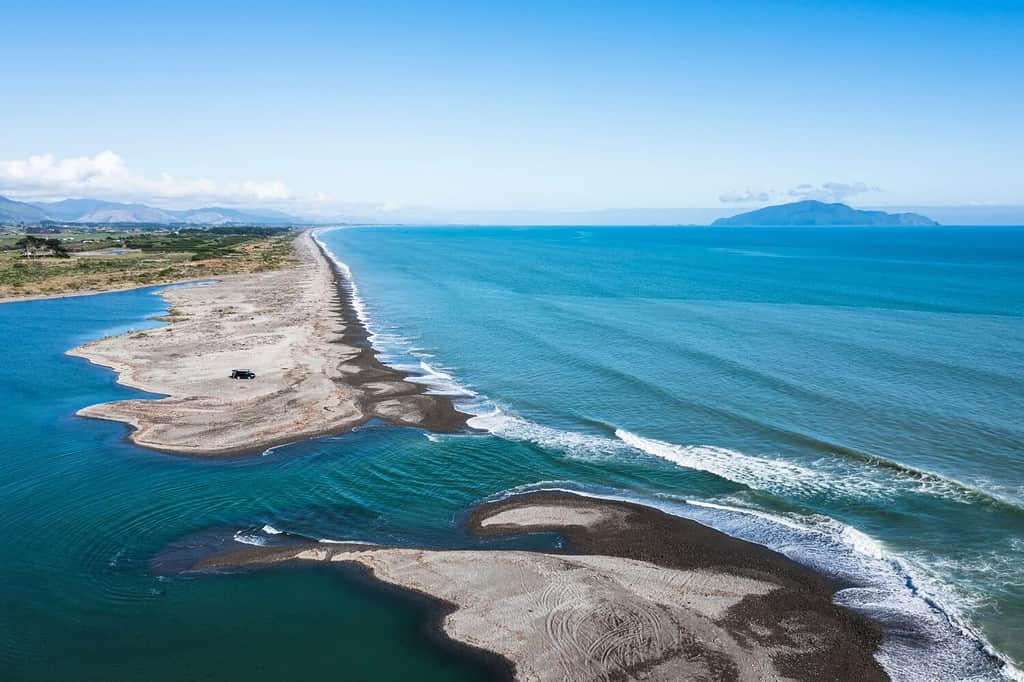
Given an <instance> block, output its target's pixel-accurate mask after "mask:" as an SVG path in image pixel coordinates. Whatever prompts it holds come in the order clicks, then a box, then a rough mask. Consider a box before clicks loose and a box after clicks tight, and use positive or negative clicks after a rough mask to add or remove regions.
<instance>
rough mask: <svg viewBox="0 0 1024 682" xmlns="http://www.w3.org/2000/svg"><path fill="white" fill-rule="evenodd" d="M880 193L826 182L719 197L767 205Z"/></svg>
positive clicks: (861, 185) (729, 201)
mask: <svg viewBox="0 0 1024 682" xmlns="http://www.w3.org/2000/svg"><path fill="white" fill-rule="evenodd" d="M880 191H882V190H881V188H879V187H872V186H870V185H867V184H865V183H863V182H824V183H822V184H820V185H811V184H806V183H805V184H802V185H797V186H796V187H792V188H790V189H787V190H784V191H778V190H770V189H769V190H764V189H762V190H753V189H750V188H749V187H748V188H747V189H744V190H732V191H729V192H725V193H724V194H722V195H721V196H719V197H718V200H719V201H721V202H722V203H725V204H766V203H768V202H783V201H793V200H804V199H816V200H818V201H844V200H845V199H848V198H849V197H852V196H856V195H858V194H864V193H866V192H880Z"/></svg>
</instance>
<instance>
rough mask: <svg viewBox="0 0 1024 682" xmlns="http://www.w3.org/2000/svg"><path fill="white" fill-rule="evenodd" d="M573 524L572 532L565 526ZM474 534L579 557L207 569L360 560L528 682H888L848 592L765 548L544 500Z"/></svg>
mask: <svg viewBox="0 0 1024 682" xmlns="http://www.w3.org/2000/svg"><path fill="white" fill-rule="evenodd" d="M562 524H567V525H566V526H562ZM469 526H470V531H471V532H472V533H475V534H483V535H503V534H516V533H520V534H521V533H523V532H533V531H538V530H546V531H552V530H555V531H557V530H559V529H560V528H561V531H562V532H564V533H565V536H566V537H567V539H568V540H569V541H570V542H571V543H572V545H573V546H574V551H573V552H571V553H569V554H555V553H549V552H530V551H518V550H506V551H495V550H453V551H439V550H423V549H410V548H386V547H369V546H366V545H362V546H337V545H330V546H327V545H323V544H312V545H310V544H303V545H298V546H291V547H287V546H286V547H262V548H247V549H245V550H240V551H237V552H232V553H230V554H228V555H222V556H219V557H214V558H212V559H207V560H204V561H201V562H199V564H197V565H196V567H197V568H218V567H223V566H228V565H244V564H261V563H277V562H281V561H292V560H301V561H322V562H342V563H344V564H356V565H359V566H362V567H365V568H366V569H368V570H369V571H370V572H371V573H372V575H373V576H374V577H375V578H377V579H379V580H382V581H384V582H386V583H389V584H392V585H396V586H399V587H402V588H405V589H409V590H414V591H417V592H420V593H423V594H426V595H430V596H432V597H434V598H435V599H437V600H440V601H441V602H442V603H446V604H448V605H449V607H448V608H442V610H441V614H442V616H443V620H441V622H440V627H441V628H442V630H443V632H444V633H445V634H447V635H448V636H449V637H451V638H452V639H453V640H455V641H457V642H460V643H462V644H465V645H469V646H471V647H475V648H477V649H483V650H486V651H489V652H493V653H496V654H499V655H500V656H502V657H503V658H504V659H506V660H508V661H509V662H511V664H512V665H513V666H514V671H515V677H516V678H518V679H521V680H573V681H583V680H621V679H630V680H632V679H643V680H683V679H686V680H690V679H697V680H750V681H753V680H788V679H797V680H821V679H830V680H879V679H886V675H885V673H884V672H883V671H882V670H881V668H880V667H879V666H878V664H877V662H876V661H874V659H873V657H872V653H873V651H874V649H875V647H876V646H877V644H878V642H879V641H880V638H879V635H878V631H877V629H876V628H875V627H874V626H872V625H871V624H870V623H869V622H868V621H866V620H865V619H863V618H861V617H859V616H856V615H855V614H852V613H850V612H848V611H846V610H845V609H842V608H840V607H837V606H835V605H834V604H832V603H831V595H832V593H833V592H834V590H835V587H834V586H832V585H831V584H830V583H828V581H827V580H825V579H823V578H822V577H821V576H818V575H816V574H814V573H812V572H811V571H809V570H808V569H805V568H803V567H801V566H799V565H797V564H794V563H793V562H791V561H789V560H788V559H786V558H785V557H782V556H781V555H778V554H776V553H775V552H772V551H770V550H768V549H766V548H764V547H760V546H758V545H753V544H751V543H746V542H743V541H741V540H737V539H735V538H730V537H728V536H726V535H723V534H721V533H718V532H717V531H713V530H711V529H709V528H706V527H704V526H701V525H700V524H697V523H694V522H691V521H687V520H685V519H679V518H677V517H670V516H668V515H666V514H664V513H662V512H659V511H657V510H652V509H650V508H646V507H641V506H639V505H633V504H630V503H624V502H614V501H607V500H596V499H589V498H584V497H579V496H574V495H570V494H563V493H531V494H527V495H520V496H516V497H513V498H510V499H508V500H505V501H502V502H498V503H492V504H489V505H484V506H483V507H481V508H478V509H477V510H476V511H475V512H474V513H473V514H472V516H471V518H470V521H469Z"/></svg>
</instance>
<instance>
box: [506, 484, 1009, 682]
mask: <svg viewBox="0 0 1024 682" xmlns="http://www.w3.org/2000/svg"><path fill="white" fill-rule="evenodd" d="M533 491H555V492H568V493H573V494H576V495H581V496H584V497H591V498H595V499H606V500H619V501H624V502H632V503H635V504H642V505H644V506H648V507H653V508H655V509H659V510H661V511H664V512H666V513H668V514H672V515H675V516H681V517H684V518H689V519H692V520H694V521H698V522H700V523H703V524H704V525H707V526H710V527H712V528H715V529H717V530H720V531H722V532H724V533H726V534H728V535H731V536H733V537H737V538H740V539H743V540H747V541H749V542H754V543H756V544H760V545H763V546H766V547H768V548H770V549H773V550H775V551H777V552H780V553H782V554H784V555H786V556H788V557H789V558H791V559H793V560H795V561H797V562H799V563H802V564H804V565H807V566H809V567H811V568H814V569H815V570H818V571H820V572H822V573H824V574H826V575H831V576H834V577H837V578H841V579H844V580H847V581H850V582H853V583H855V584H857V585H858V586H857V587H851V588H846V589H843V590H840V591H839V592H837V593H836V595H835V601H836V603H838V604H840V605H843V606H847V607H849V608H851V609H854V610H858V611H861V612H864V613H866V614H868V615H870V616H871V617H873V618H876V619H878V620H879V621H881V622H883V623H886V624H889V625H891V626H892V627H893V630H894V631H896V632H897V633H900V636H894V637H887V638H886V639H885V641H884V642H883V644H882V646H881V647H880V649H879V651H878V653H877V658H878V660H879V662H880V663H881V664H882V666H883V667H884V668H885V670H886V672H888V673H889V675H890V676H891V677H892V679H893V680H897V681H899V680H905V681H907V682H931V681H932V680H938V679H971V680H997V679H1012V680H1024V674H1022V672H1021V671H1020V670H1019V669H1018V668H1016V667H1014V665H1013V664H1012V663H1010V662H1009V661H1008V660H1007V659H1006V658H1005V657H1004V656H1002V655H1001V654H999V652H997V651H996V650H995V649H994V648H993V647H992V646H991V645H990V644H989V643H988V642H987V641H986V640H985V639H984V637H983V636H982V635H981V634H980V633H979V632H978V631H977V630H975V629H974V628H973V627H971V626H970V625H969V621H968V620H967V618H965V617H964V616H963V614H962V611H961V608H960V607H961V599H960V596H959V595H958V594H957V593H956V592H955V591H954V590H953V589H952V586H950V585H948V584H946V583H944V582H942V581H941V580H939V579H937V578H936V577H935V576H933V575H932V574H930V573H929V572H928V571H927V570H925V569H924V568H922V567H920V566H917V565H915V564H914V563H912V562H910V561H908V560H906V559H905V558H904V557H901V556H899V555H897V554H895V553H892V552H890V551H889V550H888V549H887V548H886V547H885V545H884V544H883V543H881V542H879V541H878V540H876V539H875V538H872V537H871V536H870V535H868V534H866V533H864V532H862V531H860V530H858V529H856V528H854V527H852V526H849V525H846V524H843V523H840V522H839V521H836V520H834V519H831V518H828V517H825V516H809V517H806V516H797V515H782V514H775V513H771V512H765V511H761V510H758V509H751V508H747V507H741V506H733V505H728V504H723V503H720V502H711V501H706V500H693V499H685V500H680V499H676V498H670V497H667V496H665V497H662V498H659V499H653V500H652V499H650V498H644V497H641V496H639V495H636V494H630V493H625V492H621V491H620V492H614V493H601V492H593V491H586V490H580V489H578V488H576V487H574V486H573V485H572V484H570V483H568V482H561V481H544V482H540V483H537V484H534V485H524V486H518V487H516V488H514V489H512V490H509V491H506V492H505V493H502V494H500V495H498V496H495V498H494V499H501V498H504V497H510V496H512V495H516V494H521V493H524V492H533ZM908 631H909V632H915V631H917V632H918V633H919V634H920V635H923V636H919V637H916V638H912V637H905V636H902V635H904V634H906V633H907V632H908Z"/></svg>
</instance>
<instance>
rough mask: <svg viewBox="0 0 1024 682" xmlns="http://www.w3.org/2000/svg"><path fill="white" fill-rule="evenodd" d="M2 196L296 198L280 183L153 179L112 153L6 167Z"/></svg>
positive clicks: (0, 174)
mask: <svg viewBox="0 0 1024 682" xmlns="http://www.w3.org/2000/svg"><path fill="white" fill-rule="evenodd" d="M0 193H3V194H8V195H11V196H15V197H19V198H27V199H33V198H39V199H53V198H64V197H88V198H97V199H118V200H140V201H152V200H157V201H159V200H169V201H217V202H224V203H240V202H282V201H287V200H289V199H292V198H293V194H292V191H291V190H290V189H289V188H288V186H287V185H285V184H284V183H283V182H281V181H279V180H269V181H263V180H243V181H241V182H228V183H218V182H215V181H213V180H210V179H209V178H205V177H198V178H177V177H174V176H172V175H170V174H168V173H161V174H160V175H159V176H157V177H148V176H145V175H142V174H140V173H136V172H134V171H133V170H131V169H130V168H129V167H128V165H127V164H126V163H125V160H124V158H122V157H121V156H120V155H118V154H116V153H114V152H113V151H110V150H109V149H108V150H106V151H102V152H100V153H98V154H96V155H95V156H80V157H69V158H63V159H57V158H55V157H54V156H53V155H52V154H40V155H37V156H30V157H28V158H27V159H15V160H11V161H0Z"/></svg>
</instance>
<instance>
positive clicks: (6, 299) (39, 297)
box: [0, 275, 229, 305]
mask: <svg viewBox="0 0 1024 682" xmlns="http://www.w3.org/2000/svg"><path fill="white" fill-rule="evenodd" d="M228 276H229V275H216V276H213V277H193V278H189V279H173V280H168V281H166V282H156V283H154V284H137V285H133V286H127V287H117V288H115V289H76V290H74V291H61V292H59V293H56V294H26V295H24V296H0V305H3V304H5V303H25V302H28V301H49V300H50V299H55V298H78V297H80V296H100V295H102V294H116V293H118V292H121V291H138V290H139V289H149V288H151V287H173V286H178V285H180V284H195V283H196V282H215V281H219V280H220V278H221V277H228Z"/></svg>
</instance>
